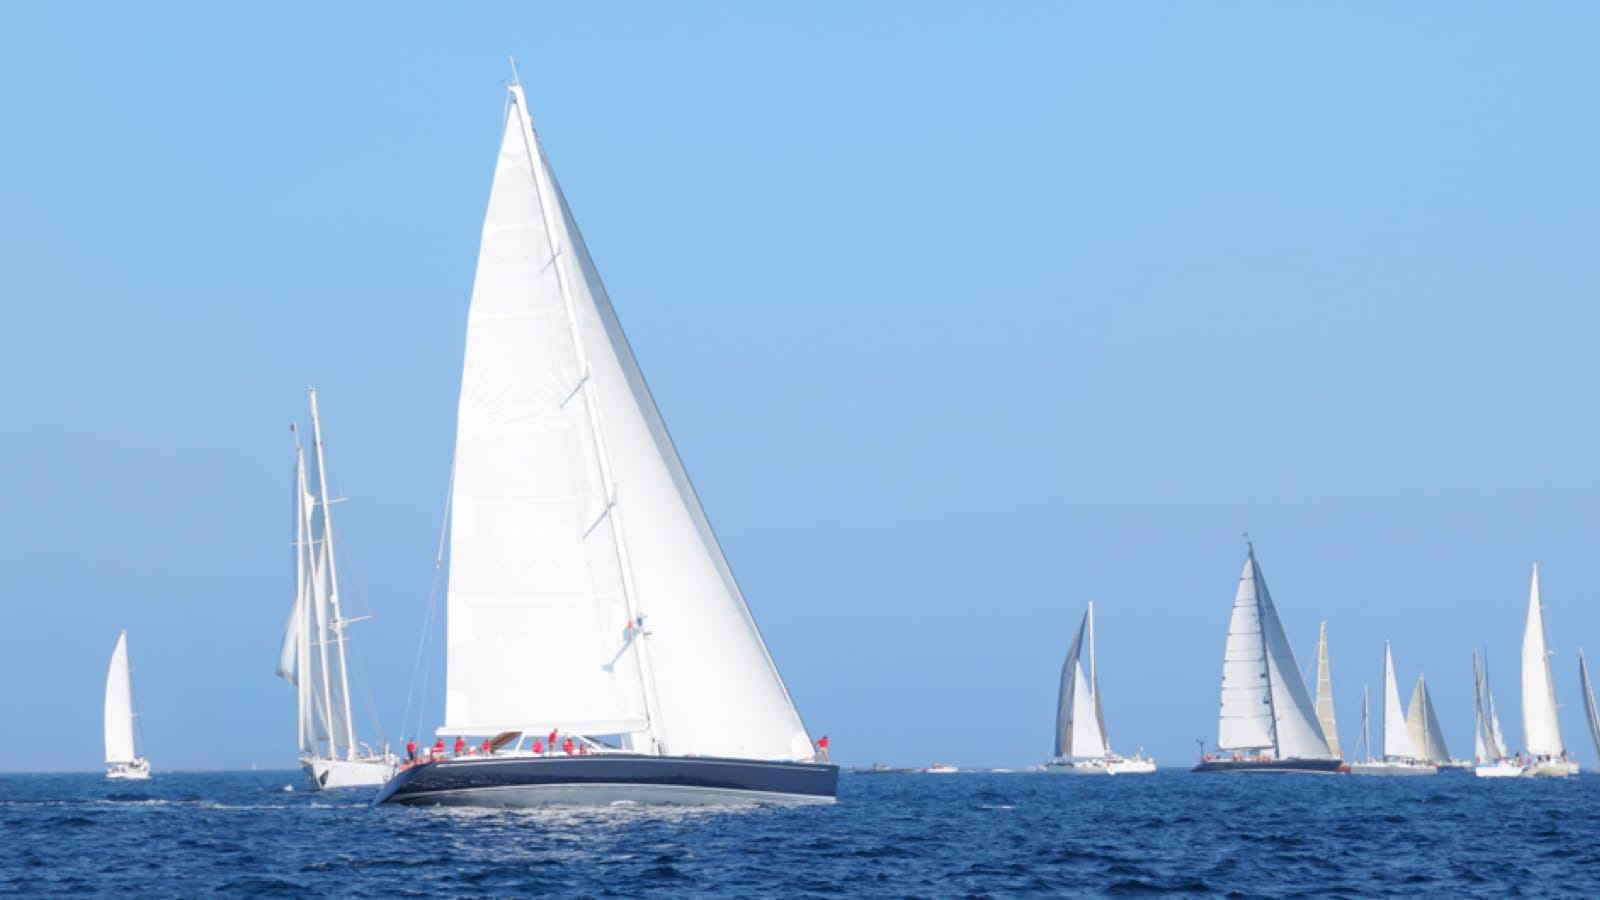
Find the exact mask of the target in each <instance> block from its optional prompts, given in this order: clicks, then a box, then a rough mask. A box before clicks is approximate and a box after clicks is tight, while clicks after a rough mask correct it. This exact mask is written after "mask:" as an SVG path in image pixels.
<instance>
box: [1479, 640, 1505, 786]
mask: <svg viewBox="0 0 1600 900" xmlns="http://www.w3.org/2000/svg"><path fill="white" fill-rule="evenodd" d="M1483 702H1484V708H1485V710H1486V711H1487V712H1488V715H1489V735H1490V737H1491V741H1490V746H1489V750H1490V751H1491V752H1492V753H1494V758H1495V759H1504V758H1505V757H1507V756H1510V755H1511V744H1510V742H1509V741H1507V740H1506V732H1505V729H1503V728H1501V727H1500V711H1499V710H1497V709H1495V706H1494V688H1493V687H1491V685H1490V682H1489V648H1488V647H1484V648H1483Z"/></svg>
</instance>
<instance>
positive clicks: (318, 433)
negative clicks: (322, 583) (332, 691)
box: [306, 387, 356, 759]
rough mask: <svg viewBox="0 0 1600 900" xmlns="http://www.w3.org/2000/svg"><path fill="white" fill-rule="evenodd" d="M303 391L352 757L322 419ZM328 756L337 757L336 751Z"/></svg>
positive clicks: (347, 744)
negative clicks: (308, 405)
mask: <svg viewBox="0 0 1600 900" xmlns="http://www.w3.org/2000/svg"><path fill="white" fill-rule="evenodd" d="M306 392H307V393H309V394H310V395H311V446H312V447H314V448H315V449H316V451H317V492H318V494H319V498H318V501H317V506H318V507H319V508H320V509H321V510H322V553H323V556H324V557H325V558H326V559H327V561H328V605H329V606H330V607H331V608H332V611H333V620H332V624H333V637H334V647H335V648H336V649H337V652H338V660H339V676H338V677H339V702H340V703H342V704H343V705H344V719H343V723H342V724H343V725H344V735H343V737H344V746H345V752H346V754H347V755H348V756H349V757H350V758H351V759H354V758H355V755H356V732H355V725H354V724H353V723H352V722H351V721H350V679H349V678H348V677H347V676H346V674H345V658H344V614H343V613H341V612H340V611H339V568H338V564H337V563H335V561H334V553H333V519H332V518H331V517H330V516H329V515H328V502H329V501H328V467H327V466H326V465H324V464H323V459H322V421H321V419H319V418H318V417H317V389H316V388H314V387H308V388H306ZM328 739H329V741H330V742H332V741H334V740H336V739H337V738H336V736H334V735H332V734H330V735H329V736H328ZM330 749H334V748H330ZM329 755H330V756H337V755H338V753H336V752H335V753H330V754H329Z"/></svg>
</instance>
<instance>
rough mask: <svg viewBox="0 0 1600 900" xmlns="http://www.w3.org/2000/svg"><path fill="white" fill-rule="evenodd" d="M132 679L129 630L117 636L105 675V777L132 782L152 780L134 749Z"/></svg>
mask: <svg viewBox="0 0 1600 900" xmlns="http://www.w3.org/2000/svg"><path fill="white" fill-rule="evenodd" d="M133 716H134V713H133V676H132V670H131V669H130V668H129V666H128V629H126V628H124V629H122V633H121V634H120V635H118V636H117V646H116V648H115V649H113V650H112V651H111V667H110V669H108V670H107V672H106V718H105V737H106V777H107V778H111V779H116V780H123V779H127V780H133V779H143V778H149V777H150V763H149V761H148V760H146V759H145V758H144V757H142V756H140V755H139V754H138V752H137V751H136V750H135V749H134V746H133Z"/></svg>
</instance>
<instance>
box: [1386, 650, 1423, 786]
mask: <svg viewBox="0 0 1600 900" xmlns="http://www.w3.org/2000/svg"><path fill="white" fill-rule="evenodd" d="M1383 758H1384V759H1386V760H1391V759H1416V758H1417V751H1416V749H1415V748H1413V747H1412V746H1411V734H1410V732H1409V730H1408V729H1407V728H1406V715H1405V713H1404V712H1403V711H1401V708H1400V687H1399V685H1398V684H1397V683H1396V681H1395V677H1394V656H1393V654H1391V653H1390V652H1389V642H1388V641H1384V642H1383Z"/></svg>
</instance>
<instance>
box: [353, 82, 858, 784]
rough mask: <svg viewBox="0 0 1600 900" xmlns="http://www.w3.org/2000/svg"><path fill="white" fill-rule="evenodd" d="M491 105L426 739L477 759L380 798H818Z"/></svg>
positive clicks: (595, 293) (652, 416)
mask: <svg viewBox="0 0 1600 900" xmlns="http://www.w3.org/2000/svg"><path fill="white" fill-rule="evenodd" d="M507 101H508V102H507V103H506V106H505V112H504V120H503V123H502V125H503V132H502V139H501V144H500V148H499V153H498V162H497V166H496V169H495V173H494V183H493V185H492V187H491V188H490V192H489V206H488V211H487V213H486V214H485V217H484V226H483V235H482V244H481V247H480V252H479V256H478V270H477V279H476V281H475V283H474V285H473V289H472V302H471V306H470V309H469V311H468V313H467V340H466V357H465V361H464V362H463V366H462V377H461V394H460V406H459V408H458V415H457V421H456V451H455V460H456V462H455V475H454V479H453V488H452V497H451V510H450V575H449V588H448V596H447V599H446V609H447V627H448V634H447V647H446V655H447V660H446V662H447V666H446V673H445V682H446V683H445V724H444V727H442V728H440V729H439V735H440V737H443V738H448V737H451V736H466V737H471V738H473V739H474V740H476V739H477V738H479V737H483V738H492V740H491V741H490V748H489V749H490V751H491V752H490V753H488V754H485V755H479V756H466V757H461V756H457V757H455V758H451V759H445V760H442V761H429V762H424V763H421V764H418V765H414V766H409V767H407V768H405V769H403V770H402V771H401V772H400V773H399V774H398V775H396V776H395V777H394V778H393V779H391V780H390V781H389V782H388V783H387V784H386V785H384V787H383V789H382V790H381V791H380V792H379V795H378V802H392V803H412V804H450V805H468V806H508V807H521V806H534V805H542V804H551V803H553V804H609V803H614V802H638V803H682V804H726V803H784V804H790V803H832V802H833V801H834V798H835V795H836V792H837V789H838V776H839V770H838V767H837V766H833V765H830V764H828V763H826V762H825V761H824V760H823V759H822V757H821V755H820V754H819V751H818V748H817V745H816V744H815V743H813V741H812V739H811V737H810V735H809V733H808V732H807V730H806V727H805V724H804V723H803V722H802V721H801V719H800V713H799V711H798V710H797V709H796V708H795V705H794V701H793V699H792V698H791V697H790V696H789V692H788V690H787V688H786V687H785V686H784V683H783V678H782V676H780V675H779V673H778V668H777V666H776V664H775V663H774V662H773V659H772V656H771V655H770V654H769V652H768V650H767V646H766V643H765V642H764V641H763V640H762V638H761V633H760V631H759V630H757V628H756V624H755V620H754V618H753V617H752V616H751V614H750V609H749V607H748V606H746V604H745V599H744V595H743V593H742V592H741V591H740V589H739V585H738V583H737V582H736V581H735V580H734V577H733V573H732V571H731V569H730V568H729V566H728V561H727V559H726V558H725V557H724V556H723V552H722V548H721V546H720V545H719V544H718V542H717V538H716V535H715V534H714V533H713V532H712V530H711V525H710V523H709V521H708V520H707V518H706V514H705V510H704V509H703V508H702V507H701V505H700V500H699V498H698V497H697V496H696V494H695V491H694V487H693V486H692V485H691V484H690V481H689V476H688V473H687V471H686V470H685V468H684V466H683V462H682V460H681V459H680V458H679V456H678V452H677V449H676V448H675V447H674V446H673V443H672V439H671V438H670V437H669V436H668V434H667V428H666V425H665V423H664V422H663V420H662V417H661V413H660V410H658V409H657V408H656V404H655V401H654V400H653V399H652V397H651V395H650V390H649V388H648V387H647V386H646V385H645V381H644V375H643V373H642V372H641V371H640V369H639V365H638V362H637V361H636V359H635V357H634V355H633V351H632V349H631V348H630V347H629V345H628V341H627V338H626V337H625V336H624V335H623V332H622V327H621V325H620V323H619V322H618V319H617V313H616V310H615V308H613V306H612V305H611V301H610V299H609V298H608V297H607V295H606V291H605V287H604V286H603V285H602V284H601V281H600V276H599V274H598V273H597V272H596V270H595V266H594V261H593V260H592V259H591V258H590V256H589V252H588V250H587V248H586V247H585V246H584V241H583V238H582V237H581V236H580V234H579V232H578V226H577V222H576V221H575V220H574V219H573V216H572V213H571V210H570V209H569V208H568V206H567V203H566V201H565V199H564V198H563V197H562V193H561V189H560V187H559V186H558V184H557V183H556V178H555V174H554V172H553V171H552V169H551V167H550V163H549V160H548V159H547V158H546V156H545V153H544V149H543V147H542V146H541V145H540V142H539V138H538V136H537V135H536V133H535V132H534V129H533V123H532V121H531V119H530V117H529V112H528V103H527V98H526V96H525V95H524V94H523V90H522V85H521V84H519V83H518V82H517V81H516V79H515V75H514V74H513V78H512V81H511V83H510V85H508V96H507ZM547 739H548V740H550V741H551V742H555V741H556V740H559V742H560V743H559V747H560V749H559V750H558V749H557V748H556V747H549V746H547V745H544V741H545V740H547ZM525 740H526V741H529V742H531V743H532V745H533V746H537V747H540V750H539V751H537V752H535V751H533V750H532V749H531V748H529V747H526V746H525V745H524V744H523V742H524V741H525Z"/></svg>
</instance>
